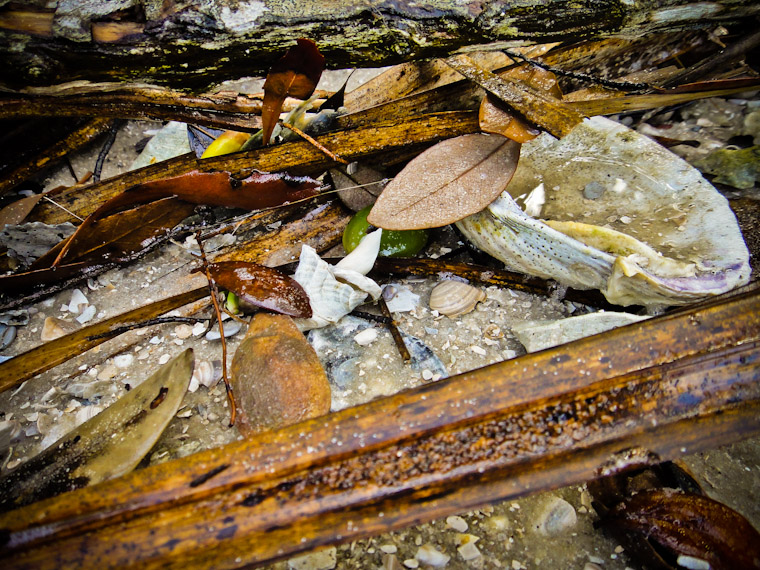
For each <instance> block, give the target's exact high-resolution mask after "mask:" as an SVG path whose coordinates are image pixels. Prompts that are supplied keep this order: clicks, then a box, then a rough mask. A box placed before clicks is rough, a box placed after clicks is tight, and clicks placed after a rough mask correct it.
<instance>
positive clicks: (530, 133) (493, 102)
mask: <svg viewBox="0 0 760 570" xmlns="http://www.w3.org/2000/svg"><path fill="white" fill-rule="evenodd" d="M502 77H509V78H511V79H514V80H517V81H522V82H523V83H525V84H526V85H529V86H531V87H533V88H535V89H538V90H539V91H544V92H546V94H547V95H549V96H551V97H554V98H555V99H561V98H562V91H561V89H560V88H559V84H558V83H557V77H556V76H555V75H554V74H553V73H552V72H551V71H547V70H546V69H542V68H540V67H536V66H533V65H521V66H519V67H516V68H514V69H511V70H509V71H507V72H506V73H504V74H503V75H502ZM478 120H479V122H480V128H481V130H483V131H484V132H486V133H494V134H498V135H503V136H505V137H507V138H508V139H512V140H513V141H517V142H519V143H526V142H528V141H530V140H533V139H534V138H536V137H537V136H538V135H539V134H540V133H541V130H540V129H538V128H537V127H535V126H534V125H531V124H530V123H529V122H527V121H526V120H525V119H523V118H522V117H520V116H519V115H518V114H517V113H515V112H514V111H513V110H511V109H509V108H508V107H507V106H506V105H504V104H503V103H502V102H501V101H500V100H499V99H498V98H497V97H495V96H494V95H492V94H490V93H486V96H485V97H483V100H482V101H481V103H480V112H479V114H478Z"/></svg>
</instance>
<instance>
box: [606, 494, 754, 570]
mask: <svg viewBox="0 0 760 570" xmlns="http://www.w3.org/2000/svg"><path fill="white" fill-rule="evenodd" d="M602 524H603V525H605V526H610V527H617V529H618V530H624V531H628V532H631V533H634V534H636V535H640V536H641V537H643V538H646V539H647V540H648V541H649V542H650V543H655V544H656V545H657V546H658V552H660V553H661V554H662V555H663V558H664V559H666V560H669V561H673V562H675V560H676V559H677V558H678V556H690V557H693V558H697V559H700V560H704V561H706V562H709V564H710V568H712V569H713V570H736V569H737V568H747V569H750V568H760V534H759V533H758V532H757V531H756V530H755V529H754V528H753V527H752V525H751V524H750V523H749V522H748V521H747V519H745V518H744V517H743V516H742V515H740V514H739V513H737V512H736V511H734V510H732V509H730V508H729V507H727V506H726V505H724V504H722V503H719V502H718V501H715V500H713V499H710V498H709V497H705V496H703V495H697V494H693V493H682V492H679V491H675V490H673V489H651V490H646V491H641V492H639V493H636V494H635V495H633V496H632V497H631V498H629V499H627V500H625V501H623V502H621V503H619V504H618V505H616V506H615V507H614V508H613V509H612V510H611V511H610V512H609V513H608V514H607V515H606V516H605V517H604V518H603V520H602ZM673 567H674V568H675V567H676V565H675V564H673Z"/></svg>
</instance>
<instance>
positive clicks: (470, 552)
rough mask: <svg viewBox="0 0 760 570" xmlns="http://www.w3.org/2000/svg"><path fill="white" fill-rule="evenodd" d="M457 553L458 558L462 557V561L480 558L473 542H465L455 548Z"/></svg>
mask: <svg viewBox="0 0 760 570" xmlns="http://www.w3.org/2000/svg"><path fill="white" fill-rule="evenodd" d="M457 552H459V556H461V557H462V560H474V559H475V558H477V557H478V556H482V554H481V553H480V550H478V547H477V546H475V543H474V542H467V543H465V544H463V545H462V546H460V547H459V548H457Z"/></svg>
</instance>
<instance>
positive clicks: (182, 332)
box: [174, 323, 202, 339]
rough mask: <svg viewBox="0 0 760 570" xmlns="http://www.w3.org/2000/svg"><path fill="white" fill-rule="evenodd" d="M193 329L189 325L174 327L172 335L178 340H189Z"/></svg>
mask: <svg viewBox="0 0 760 570" xmlns="http://www.w3.org/2000/svg"><path fill="white" fill-rule="evenodd" d="M196 324H202V323H196ZM193 330H194V329H193V327H191V326H190V325H185V324H182V325H177V326H176V327H174V335H175V336H176V337H177V338H179V339H186V338H190V337H191V336H192V335H193Z"/></svg>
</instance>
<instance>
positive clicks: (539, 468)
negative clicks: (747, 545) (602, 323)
mask: <svg viewBox="0 0 760 570" xmlns="http://www.w3.org/2000/svg"><path fill="white" fill-rule="evenodd" d="M759 376H760V289H758V288H757V287H752V288H749V289H745V290H743V291H740V292H737V293H734V294H732V295H729V296H727V297H723V298H721V299H716V300H713V301H710V302H706V303H702V304H700V305H698V306H695V307H692V308H689V309H683V310H679V311H677V312H674V313H673V314H670V315H667V316H663V317H659V318H656V319H651V320H648V321H644V322H642V323H637V324H635V325H631V326H627V327H623V328H620V329H616V330H614V331H611V332H609V333H605V334H602V335H597V336H594V337H590V338H586V339H583V340H579V341H576V342H573V343H569V344H566V345H563V346H559V347H556V348H554V349H549V350H546V351H542V352H539V353H535V354H530V355H526V356H524V357H521V358H517V359H513V360H509V361H505V362H502V363H499V364H494V365H491V366H488V367H485V368H481V369H478V370H474V371H472V372H469V373H465V374H460V375H458V376H456V377H453V378H450V379H447V380H443V381H440V382H437V383H434V384H429V385H426V386H423V387H421V388H417V389H414V390H410V391H407V392H404V393H400V394H396V395H394V396H390V397H387V398H383V399H381V400H375V401H373V402H370V403H368V404H364V405H362V406H358V407H354V408H349V409H346V410H342V411H340V412H337V413H334V414H331V415H329V416H326V417H323V418H319V419H315V420H310V421H307V422H303V423H301V424H297V425H295V426H292V427H287V428H283V429H281V430H278V431H273V432H267V433H264V434H262V435H261V436H260V437H258V438H255V439H250V440H247V441H241V442H236V443H233V444H230V445H227V446H225V447H224V448H220V449H214V450H209V451H206V452H202V453H199V454H196V455H193V456H190V457H186V458H183V459H179V460H176V461H172V462H168V463H164V464H162V465H157V466H153V467H150V468H147V469H145V470H143V471H138V472H134V473H131V474H129V475H126V476H124V477H122V478H120V479H117V480H113V481H110V482H106V483H103V484H101V485H97V486H95V487H92V488H89V489H82V490H79V491H75V492H73V493H70V494H68V495H63V496H60V497H58V498H56V499H52V500H47V501H44V502H41V503H38V504H34V505H30V506H28V507H26V508H24V509H21V510H18V511H12V512H9V513H6V514H5V515H2V516H1V517H0V529H2V533H1V536H2V538H3V547H2V551H0V556H2V557H3V564H4V567H7V568H54V567H62V566H67V567H73V566H78V567H94V566H108V567H123V568H130V567H133V568H134V567H141V568H159V567H160V568H180V567H183V566H184V567H187V566H194V567H208V568H238V567H243V566H246V565H257V564H262V563H265V562H271V561H273V560H277V559H282V558H285V557H288V556H291V555H293V554H296V553H298V552H302V551H304V550H307V549H310V548H314V547H317V546H322V545H326V544H330V543H339V542H345V541H349V540H353V539H355V538H358V537H361V536H367V535H371V534H375V533H380V532H385V531H388V530H390V529H393V528H400V527H402V526H406V525H409V524H412V523H418V522H420V521H423V520H430V519H432V518H436V517H440V516H445V515H447V514H451V513H454V512H460V511H462V510H466V509H471V508H475V507H478V506H483V505H486V504H489V503H492V502H495V501H499V500H504V499H507V498H511V497H517V496H520V495H524V494H527V493H532V492H536V491H539V490H542V489H549V488H554V487H558V486H561V485H567V484H570V483H577V482H581V481H583V480H587V479H589V478H593V477H595V476H598V475H599V474H600V471H599V470H600V469H601V468H603V467H604V466H605V465H606V464H608V463H609V462H610V461H613V460H617V461H618V462H619V461H625V459H624V458H625V454H624V453H622V452H624V451H625V450H628V449H630V448H636V447H641V448H645V449H648V450H650V451H652V452H654V453H656V454H658V455H659V456H660V457H661V458H662V459H669V458H674V457H677V456H679V455H682V454H684V453H694V452H697V451H699V450H702V449H705V448H709V447H713V446H716V445H721V444H724V443H727V442H730V441H736V440H739V439H742V438H744V437H748V436H750V435H753V434H756V433H758V432H760V415H758V410H759V409H760V383H758V382H757V380H758V377H759ZM621 453H622V454H621Z"/></svg>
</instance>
